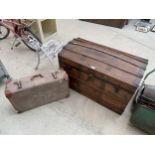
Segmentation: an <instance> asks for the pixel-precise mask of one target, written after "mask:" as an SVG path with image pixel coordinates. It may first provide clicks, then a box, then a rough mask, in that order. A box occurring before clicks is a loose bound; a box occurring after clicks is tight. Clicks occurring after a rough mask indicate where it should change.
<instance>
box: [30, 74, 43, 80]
mask: <svg viewBox="0 0 155 155" xmlns="http://www.w3.org/2000/svg"><path fill="white" fill-rule="evenodd" d="M37 77H40V78H43V77H44V76H43V75H42V74H37V75H34V76H32V77H31V81H33V80H34V79H35V78H37Z"/></svg>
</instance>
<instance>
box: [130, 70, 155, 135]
mask: <svg viewBox="0 0 155 155" xmlns="http://www.w3.org/2000/svg"><path fill="white" fill-rule="evenodd" d="M153 72H155V69H153V70H152V71H151V72H149V73H148V74H147V75H146V76H145V77H144V80H143V82H142V84H141V86H140V87H139V89H138V91H137V94H136V95H135V99H134V101H133V107H134V109H133V114H132V116H131V119H130V121H131V123H132V124H133V125H135V126H136V127H138V128H140V129H142V130H145V131H146V132H148V133H149V134H155V86H153V85H147V84H145V80H146V79H147V77H148V76H149V75H150V74H152V73H153Z"/></svg>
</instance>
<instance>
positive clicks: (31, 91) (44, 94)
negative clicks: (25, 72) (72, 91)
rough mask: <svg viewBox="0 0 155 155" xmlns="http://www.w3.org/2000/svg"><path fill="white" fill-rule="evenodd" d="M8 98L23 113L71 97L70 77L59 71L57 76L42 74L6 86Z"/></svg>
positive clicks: (47, 73)
mask: <svg viewBox="0 0 155 155" xmlns="http://www.w3.org/2000/svg"><path fill="white" fill-rule="evenodd" d="M5 95H6V97H7V98H8V99H9V100H10V102H11V103H12V105H13V106H14V108H15V109H16V110H17V112H23V111H26V110H29V109H32V108H35V107H38V106H41V105H44V104H47V103H50V102H52V101H56V100H59V99H62V98H65V97H67V96H68V95H69V84H68V75H67V74H66V72H65V71H63V70H59V71H58V72H57V74H53V73H50V72H46V73H40V74H37V75H33V76H31V77H25V78H22V79H20V80H18V81H17V80H13V81H9V82H8V83H7V84H6V90H5Z"/></svg>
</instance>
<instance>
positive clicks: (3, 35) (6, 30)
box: [0, 24, 10, 40]
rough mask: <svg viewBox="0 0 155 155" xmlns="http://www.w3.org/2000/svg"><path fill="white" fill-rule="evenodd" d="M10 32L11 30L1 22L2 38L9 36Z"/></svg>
mask: <svg viewBox="0 0 155 155" xmlns="http://www.w3.org/2000/svg"><path fill="white" fill-rule="evenodd" d="M9 33H10V30H9V29H8V28H6V27H5V26H3V25H1V24H0V40H3V39H5V38H7V37H8V35H9Z"/></svg>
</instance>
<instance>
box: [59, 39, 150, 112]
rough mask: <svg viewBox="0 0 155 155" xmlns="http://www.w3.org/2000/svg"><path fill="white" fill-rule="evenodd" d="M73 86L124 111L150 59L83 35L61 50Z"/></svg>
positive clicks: (61, 63) (118, 110) (60, 56)
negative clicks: (88, 39) (119, 49)
mask: <svg viewBox="0 0 155 155" xmlns="http://www.w3.org/2000/svg"><path fill="white" fill-rule="evenodd" d="M59 60H60V66H61V67H62V68H64V69H65V70H66V71H67V73H68V74H69V78H70V87H71V88H72V89H74V90H76V91H78V92H79V93H81V94H83V95H85V96H87V97H89V98H91V99H93V100H95V101H96V102H98V103H100V104H101V105H104V106H106V107H108V108H110V109H111V110H113V111H115V112H117V113H119V114H121V113H122V112H123V111H124V109H125V107H126V105H127V103H128V102H129V100H130V99H131V97H132V95H133V94H134V92H135V90H136V88H137V87H138V86H139V83H140V81H141V79H142V77H143V74H144V71H145V69H146V66H147V63H148V60H146V59H143V58H140V57H136V56H133V55H131V54H128V53H124V52H121V51H118V50H116V49H112V48H110V47H106V46H103V45H99V44H96V43H93V42H90V41H87V40H84V39H81V38H77V39H73V40H72V41H70V42H69V43H68V44H67V45H66V46H65V47H64V49H63V51H62V52H61V53H60V54H59Z"/></svg>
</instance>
